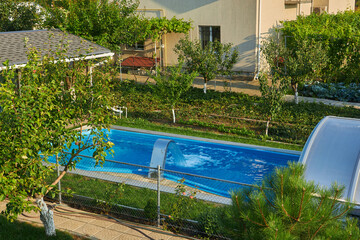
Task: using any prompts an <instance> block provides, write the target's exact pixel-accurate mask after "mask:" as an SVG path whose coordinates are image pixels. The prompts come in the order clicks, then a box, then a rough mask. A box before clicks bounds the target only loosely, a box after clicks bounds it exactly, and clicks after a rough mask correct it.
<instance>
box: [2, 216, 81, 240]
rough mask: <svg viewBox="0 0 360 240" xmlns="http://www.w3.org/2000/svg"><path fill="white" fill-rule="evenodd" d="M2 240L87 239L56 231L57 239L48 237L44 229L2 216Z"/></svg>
mask: <svg viewBox="0 0 360 240" xmlns="http://www.w3.org/2000/svg"><path fill="white" fill-rule="evenodd" d="M0 239H4V240H39V239H53V240H70V239H77V240H80V239H87V238H81V237H77V236H72V235H70V234H68V233H65V232H61V231H58V230H57V231H56V236H55V237H47V236H46V235H45V230H44V228H43V227H35V226H33V225H31V224H28V223H23V222H19V221H14V222H9V221H8V220H7V219H6V218H5V217H4V216H2V215H0Z"/></svg>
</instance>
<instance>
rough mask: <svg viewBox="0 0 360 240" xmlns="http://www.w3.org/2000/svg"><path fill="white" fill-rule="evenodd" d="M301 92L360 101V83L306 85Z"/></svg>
mask: <svg viewBox="0 0 360 240" xmlns="http://www.w3.org/2000/svg"><path fill="white" fill-rule="evenodd" d="M300 93H301V94H302V95H303V96H306V97H317V98H326V99H333V100H338V101H344V102H358V103H359V102H360V84H356V83H350V84H345V83H321V82H315V83H314V84H311V85H304V86H303V88H302V89H301V90H300Z"/></svg>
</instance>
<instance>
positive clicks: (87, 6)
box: [37, 0, 191, 51]
mask: <svg viewBox="0 0 360 240" xmlns="http://www.w3.org/2000/svg"><path fill="white" fill-rule="evenodd" d="M37 1H38V2H39V3H40V4H41V5H42V6H44V7H45V8H46V9H47V11H48V12H49V13H50V14H49V15H48V16H47V18H46V21H45V26H47V27H55V28H59V29H61V30H63V31H68V32H70V33H72V34H75V35H78V36H81V37H83V38H85V39H88V40H90V41H94V42H96V43H98V44H100V45H102V46H105V47H108V48H110V49H111V50H113V51H120V48H121V46H122V45H126V44H127V45H133V44H135V43H137V42H140V41H144V40H146V39H149V38H151V39H153V40H158V39H160V38H161V36H162V35H163V34H166V33H170V32H181V33H187V32H188V31H189V30H190V28H191V23H190V22H188V21H183V20H182V19H176V18H175V17H174V18H172V19H167V18H165V17H164V18H152V19H147V18H144V17H143V16H142V15H140V14H138V12H137V11H136V9H137V8H138V6H139V1H138V0H114V1H112V0H81V1H73V0H58V1H53V2H52V1H51V2H49V1H48V0H37Z"/></svg>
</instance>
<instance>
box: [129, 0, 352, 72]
mask: <svg viewBox="0 0 360 240" xmlns="http://www.w3.org/2000/svg"><path fill="white" fill-rule="evenodd" d="M260 1H261V33H262V34H261V38H262V39H264V38H266V36H267V35H268V34H271V32H270V31H269V30H270V29H271V28H272V27H276V26H280V25H281V21H285V20H294V19H296V17H297V16H298V15H299V14H302V15H308V14H310V13H311V12H312V7H313V6H315V5H319V6H320V5H321V4H327V3H328V11H329V12H337V11H344V10H346V9H354V8H355V1H354V0H313V2H307V3H301V4H291V5H290V4H285V0H140V6H139V11H143V12H145V16H148V17H163V16H166V17H167V18H171V17H173V16H176V17H177V18H183V19H185V20H191V21H192V23H193V27H194V28H193V29H192V30H191V31H190V38H191V39H198V38H199V26H202V25H205V26H206V25H207V26H220V29H221V42H222V43H233V44H234V47H236V48H237V49H238V50H239V52H240V61H239V62H238V63H237V64H236V66H235V68H234V70H236V71H245V72H255V71H256V64H257V46H258V45H257V37H258V19H259V15H258V13H259V11H258V10H259V9H258V7H259V5H258V4H259V2H260ZM181 36H182V35H181V34H167V35H166V36H165V37H164V39H163V43H164V45H165V49H164V50H162V53H163V60H164V63H165V64H167V65H168V64H174V63H176V60H177V55H176V54H175V53H174V51H173V48H174V47H175V44H176V43H177V42H178V40H179V39H180V37H181ZM158 45H159V44H158ZM151 50H152V51H153V45H152V44H150V43H149V44H148V48H146V49H145V53H140V52H137V55H141V54H144V55H146V56H152V55H151V53H150V52H151ZM159 50H160V49H158V53H159ZM128 54H130V52H128ZM157 56H159V54H157Z"/></svg>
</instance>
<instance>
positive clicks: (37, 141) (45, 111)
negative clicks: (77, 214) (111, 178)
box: [0, 44, 113, 219]
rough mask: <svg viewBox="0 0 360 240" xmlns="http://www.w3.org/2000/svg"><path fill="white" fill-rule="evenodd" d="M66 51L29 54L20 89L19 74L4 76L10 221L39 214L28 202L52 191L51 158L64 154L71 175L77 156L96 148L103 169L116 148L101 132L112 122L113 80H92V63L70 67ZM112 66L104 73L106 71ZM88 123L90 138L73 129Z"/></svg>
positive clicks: (2, 123)
mask: <svg viewBox="0 0 360 240" xmlns="http://www.w3.org/2000/svg"><path fill="white" fill-rule="evenodd" d="M61 47H62V49H57V50H54V51H51V52H48V53H44V54H43V55H41V53H39V52H37V51H35V50H33V49H29V50H28V51H29V52H28V63H27V64H26V66H25V67H24V68H22V69H21V79H20V81H21V87H18V85H17V84H16V82H17V81H16V82H14V77H15V76H16V75H15V74H16V71H17V69H14V68H10V66H7V69H5V70H3V71H2V76H3V78H4V82H3V83H2V84H1V85H0V105H1V106H2V109H3V110H2V112H1V114H0V146H1V147H0V186H1V188H0V200H3V199H4V198H5V197H6V198H7V199H8V201H9V204H8V206H7V209H6V211H5V214H6V216H7V217H9V218H11V219H16V217H17V215H19V214H21V213H22V212H23V211H30V210H32V209H37V208H35V206H34V205H33V202H32V201H30V200H29V198H30V199H31V198H41V197H42V196H44V195H45V193H46V192H48V191H51V189H52V188H53V186H51V185H49V184H48V183H46V182H45V181H44V179H45V178H46V177H47V176H48V175H49V174H50V173H51V172H52V171H53V167H52V166H48V165H44V164H43V163H44V161H45V162H47V159H48V158H49V157H50V156H54V155H59V164H60V165H61V166H63V167H64V171H65V172H66V171H67V170H70V169H73V168H74V167H75V165H76V163H77V162H78V161H80V159H81V158H79V157H78V154H79V153H80V152H82V151H83V150H85V149H93V150H94V155H93V157H94V158H95V159H96V165H101V164H102V163H103V161H104V157H105V155H106V153H105V152H106V151H108V150H110V148H111V146H112V143H110V142H108V141H107V140H106V139H105V136H104V134H103V133H102V132H101V131H97V130H100V129H103V128H106V127H108V126H109V123H110V120H111V118H112V116H111V114H109V112H108V111H107V107H110V106H113V105H112V104H113V101H112V100H113V98H112V94H111V92H110V87H109V82H110V78H111V76H109V75H108V76H104V74H103V72H101V71H99V68H97V69H94V71H93V73H92V76H90V74H89V73H88V72H85V71H84V70H85V69H86V67H89V66H91V64H92V63H91V62H90V61H86V62H85V61H81V60H79V61H77V62H76V64H74V66H73V67H72V68H69V63H68V62H67V61H65V59H66V58H67V46H66V44H63V45H62V46H61ZM40 56H42V61H40ZM55 59H56V61H55ZM6 64H7V63H5V65H6ZM107 66H108V65H103V66H102V69H101V70H104V71H106V69H107ZM90 79H91V80H92V81H91V83H92V84H91V85H90ZM85 121H86V124H87V125H88V126H91V127H90V128H91V130H90V131H89V135H88V136H86V137H84V136H83V135H82V133H81V131H74V130H73V128H74V127H80V128H82V124H83V123H84V122H85ZM89 136H91V140H89V139H87V137H89ZM72 144H76V146H77V147H76V148H73V149H72V153H71V156H70V157H66V156H65V155H64V154H63V152H64V151H67V150H68V148H69V147H70V146H71V145H72ZM110 152H111V150H110ZM65 172H64V174H65Z"/></svg>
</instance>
